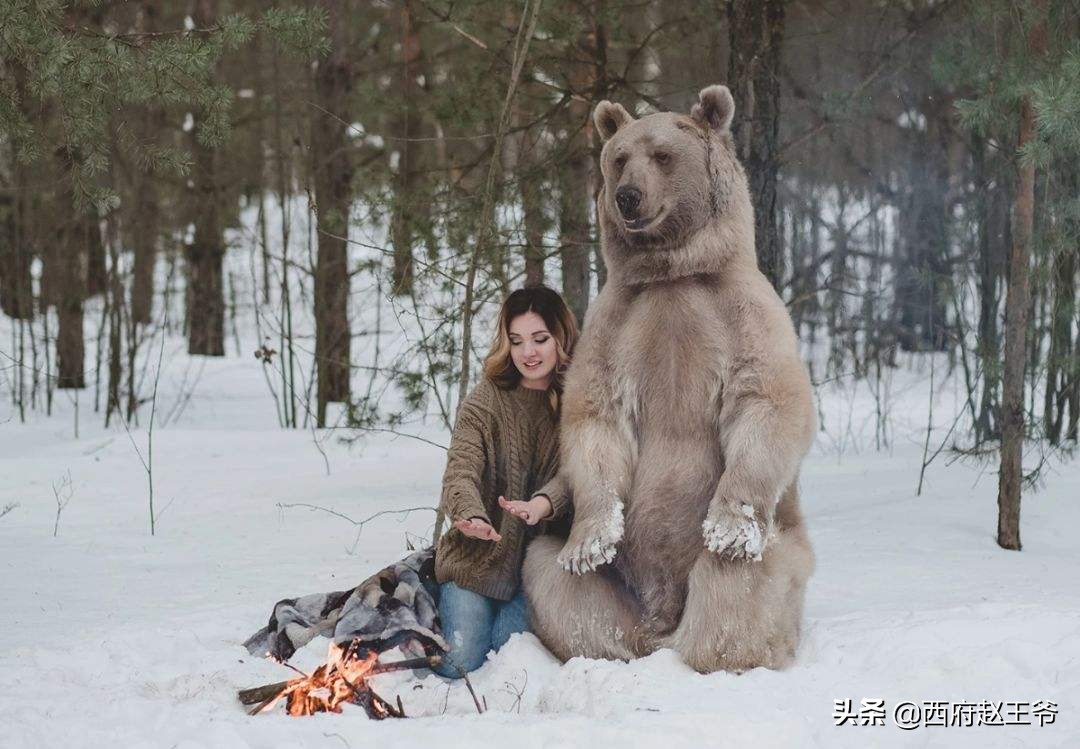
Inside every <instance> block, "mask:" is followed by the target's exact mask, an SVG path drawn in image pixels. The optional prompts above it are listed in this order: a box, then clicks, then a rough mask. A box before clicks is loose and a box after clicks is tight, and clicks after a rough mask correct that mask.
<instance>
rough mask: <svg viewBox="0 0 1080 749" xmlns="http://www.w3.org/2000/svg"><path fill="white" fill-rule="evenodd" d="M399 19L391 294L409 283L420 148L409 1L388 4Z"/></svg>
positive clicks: (416, 50)
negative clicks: (398, 96) (397, 106)
mask: <svg viewBox="0 0 1080 749" xmlns="http://www.w3.org/2000/svg"><path fill="white" fill-rule="evenodd" d="M391 8H392V11H391V12H396V13H398V14H399V18H400V22H401V57H402V60H401V88H400V89H399V91H400V94H401V102H400V106H401V111H400V114H399V116H398V117H397V118H396V124H395V127H394V133H395V134H397V135H398V136H399V137H401V138H402V140H399V141H398V142H397V144H396V145H397V155H398V162H397V170H396V171H395V173H394V204H393V215H392V216H391V223H390V241H391V242H392V243H393V246H394V266H393V293H394V294H395V295H399V296H400V295H405V296H408V295H409V294H410V293H411V292H412V285H413V275H414V273H413V236H414V234H415V231H414V230H415V228H416V227H415V208H416V206H417V196H416V194H415V192H416V183H417V177H418V176H419V174H420V172H419V169H418V163H417V162H418V161H419V158H418V157H419V155H420V151H421V147H422V146H421V143H420V142H419V140H418V139H419V138H420V136H421V132H422V131H421V127H420V126H421V121H420V111H419V98H420V83H419V77H420V72H421V66H422V61H421V47H420V33H419V31H418V30H417V28H416V14H415V11H414V8H413V2H412V0H404V2H402V4H401V7H400V9H398V8H395V7H394V6H393V5H392V6H391Z"/></svg>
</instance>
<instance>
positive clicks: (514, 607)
mask: <svg viewBox="0 0 1080 749" xmlns="http://www.w3.org/2000/svg"><path fill="white" fill-rule="evenodd" d="M531 631H532V629H531V628H530V627H529V605H528V601H527V599H526V597H525V590H524V589H520V590H518V592H517V595H515V596H514V597H513V598H511V599H510V600H509V601H507V602H506V603H504V604H502V605H501V606H500V607H499V611H498V613H497V614H496V615H495V623H494V625H492V628H491V647H492V649H493V650H498V649H499V648H501V647H502V646H503V645H505V644H506V641H507V640H509V639H510V635H513V634H517V633H519V632H531Z"/></svg>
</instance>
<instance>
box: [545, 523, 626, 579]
mask: <svg viewBox="0 0 1080 749" xmlns="http://www.w3.org/2000/svg"><path fill="white" fill-rule="evenodd" d="M619 535H621V534H619V533H617V532H615V531H614V530H612V529H603V528H595V527H589V526H588V525H583V524H579V523H575V524H574V527H573V528H572V529H571V530H570V538H569V539H567V541H566V544H565V545H564V546H563V548H562V551H561V552H559V556H558V557H556V558H557V559H558V562H559V564H560V565H562V568H563V569H564V570H566V571H567V572H572V573H574V574H575V575H583V574H585V573H586V572H592V571H593V570H595V569H596V568H597V567H599V566H600V565H602V564H608V563H609V562H611V561H613V560H614V559H615V545H616V544H617V543H618V542H619V537H618V536H619Z"/></svg>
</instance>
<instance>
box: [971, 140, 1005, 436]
mask: <svg viewBox="0 0 1080 749" xmlns="http://www.w3.org/2000/svg"><path fill="white" fill-rule="evenodd" d="M986 156H987V153H986V142H985V140H984V139H983V138H981V137H978V138H977V139H976V140H975V144H974V146H973V148H972V161H973V166H974V170H975V180H976V184H977V185H978V189H977V190H976V195H977V196H978V197H977V200H978V208H977V211H978V214H979V219H978V220H979V258H978V277H977V279H976V283H977V286H978V291H979V328H978V342H977V349H976V350H977V351H978V354H979V361H980V362H981V367H982V393H981V395H980V398H979V413H978V417H977V418H976V420H975V440H976V442H982V441H983V440H987V439H996V438H997V437H999V436H1000V428H1001V427H1000V416H999V412H1000V404H999V402H998V391H999V389H1000V386H1001V341H1000V334H999V331H998V313H999V309H1000V307H1001V282H1002V278H1003V276H1004V275H1005V273H1004V271H1005V256H1006V252H1005V247H1006V246H1007V244H1008V242H1009V206H1008V194H1009V190H1010V187H1009V185H1008V184H1007V182H1006V181H1005V175H998V184H997V186H996V188H995V187H993V186H991V180H992V175H991V171H990V166H989V165H988V163H987V159H986Z"/></svg>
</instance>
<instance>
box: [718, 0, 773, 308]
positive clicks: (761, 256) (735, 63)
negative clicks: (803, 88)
mask: <svg viewBox="0 0 1080 749" xmlns="http://www.w3.org/2000/svg"><path fill="white" fill-rule="evenodd" d="M727 15H728V34H729V40H730V47H731V58H730V62H729V67H728V86H729V87H730V88H731V94H732V96H733V97H734V99H735V120H734V122H733V123H732V134H733V135H734V137H735V143H736V147H737V151H738V154H739V158H740V159H741V160H742V163H743V166H744V167H746V174H747V177H748V178H749V182H750V195H751V196H752V197H753V201H754V244H755V247H756V249H757V258H758V266H759V267H760V268H761V272H762V273H764V274H765V276H766V277H767V278H768V279H769V281H770V283H772V285H773V287H774V288H776V289H777V290H779V289H780V284H781V283H782V281H783V276H784V254H783V244H782V242H781V237H780V234H779V232H778V231H777V227H776V210H777V197H778V196H777V189H776V183H777V172H778V170H779V166H780V162H779V148H780V142H779V137H780V55H781V49H782V46H783V41H784V0H728V3H727Z"/></svg>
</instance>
